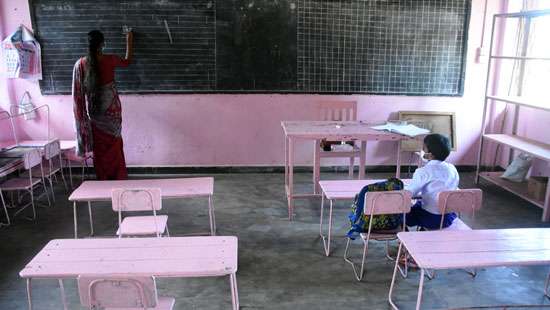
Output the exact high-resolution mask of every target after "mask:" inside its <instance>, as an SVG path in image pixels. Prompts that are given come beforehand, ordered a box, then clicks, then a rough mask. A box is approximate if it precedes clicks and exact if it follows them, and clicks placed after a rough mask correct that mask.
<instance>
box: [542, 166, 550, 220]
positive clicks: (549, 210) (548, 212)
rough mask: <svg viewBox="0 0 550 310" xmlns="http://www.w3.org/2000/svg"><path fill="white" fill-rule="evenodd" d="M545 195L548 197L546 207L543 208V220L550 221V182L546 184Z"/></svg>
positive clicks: (545, 200)
mask: <svg viewBox="0 0 550 310" xmlns="http://www.w3.org/2000/svg"><path fill="white" fill-rule="evenodd" d="M549 166H550V165H549ZM545 196H546V198H545V199H544V208H543V209H542V221H543V222H550V182H548V184H547V185H546V194H545Z"/></svg>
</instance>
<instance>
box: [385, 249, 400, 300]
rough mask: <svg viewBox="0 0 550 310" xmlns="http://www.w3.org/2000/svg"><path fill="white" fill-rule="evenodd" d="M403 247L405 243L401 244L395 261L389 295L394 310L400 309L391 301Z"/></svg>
mask: <svg viewBox="0 0 550 310" xmlns="http://www.w3.org/2000/svg"><path fill="white" fill-rule="evenodd" d="M402 247H403V243H401V242H400V243H399V249H398V250H397V258H396V259H395V267H394V268H393V276H392V279H391V285H390V292H389V293H388V302H389V303H390V305H391V307H392V309H399V308H398V307H397V305H396V304H394V303H393V300H392V299H391V296H392V293H393V286H394V284H395V276H396V275H397V268H399V258H400V257H401V249H402Z"/></svg>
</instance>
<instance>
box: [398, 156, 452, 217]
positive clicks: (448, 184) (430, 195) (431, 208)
mask: <svg viewBox="0 0 550 310" xmlns="http://www.w3.org/2000/svg"><path fill="white" fill-rule="evenodd" d="M458 181H459V176H458V171H456V168H455V166H453V165H452V164H449V163H446V162H444V161H439V160H430V161H429V162H428V163H426V165H425V166H424V167H422V168H418V169H416V171H415V172H414V174H413V178H412V181H411V182H410V183H409V184H408V185H406V186H405V189H406V190H408V191H410V192H412V194H413V196H421V197H422V208H423V209H424V210H426V211H428V212H430V213H433V214H441V212H439V209H438V207H437V195H438V194H439V193H440V192H442V191H447V190H455V189H457V188H458Z"/></svg>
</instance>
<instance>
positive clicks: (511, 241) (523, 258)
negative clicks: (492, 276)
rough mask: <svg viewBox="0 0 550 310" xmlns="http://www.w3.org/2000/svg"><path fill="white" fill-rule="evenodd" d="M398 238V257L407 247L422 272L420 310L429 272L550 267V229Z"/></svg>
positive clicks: (411, 234)
mask: <svg viewBox="0 0 550 310" xmlns="http://www.w3.org/2000/svg"><path fill="white" fill-rule="evenodd" d="M397 236H398V238H399V240H400V241H401V243H400V245H399V250H398V254H397V257H400V256H401V253H403V252H402V251H403V247H404V248H405V249H406V250H407V251H408V253H409V255H411V256H412V257H413V259H414V260H415V262H416V264H417V265H418V267H419V268H420V284H419V288H418V297H417V301H416V309H417V310H418V309H420V304H421V301H422V288H423V285H424V275H425V273H426V270H428V269H435V270H438V269H467V268H482V267H500V266H528V265H550V228H527V229H492V230H457V231H452V230H448V231H422V232H401V233H398V234H397ZM398 266H399V260H396V264H395V268H394V270H393V277H392V282H391V286H390V292H389V295H388V301H389V303H390V305H391V306H392V308H393V309H398V307H397V305H396V304H395V303H394V302H393V300H392V293H393V288H394V284H395V278H396V275H397V270H398ZM432 283H433V282H432ZM545 294H548V280H547V282H546V288H545Z"/></svg>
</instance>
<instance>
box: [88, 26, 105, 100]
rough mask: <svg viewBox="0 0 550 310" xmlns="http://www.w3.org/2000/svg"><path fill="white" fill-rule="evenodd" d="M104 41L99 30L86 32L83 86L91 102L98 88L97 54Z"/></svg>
mask: <svg viewBox="0 0 550 310" xmlns="http://www.w3.org/2000/svg"><path fill="white" fill-rule="evenodd" d="M104 41H105V38H104V37H103V33H101V31H99V30H92V31H90V32H88V55H87V56H86V63H87V68H86V69H87V70H86V75H85V77H84V85H85V86H86V93H87V94H88V96H90V99H91V101H92V102H94V101H95V98H96V96H97V95H98V94H97V91H98V87H99V85H98V84H99V61H98V59H97V52H98V51H99V49H100V48H101V44H102V43H103V42H104Z"/></svg>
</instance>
